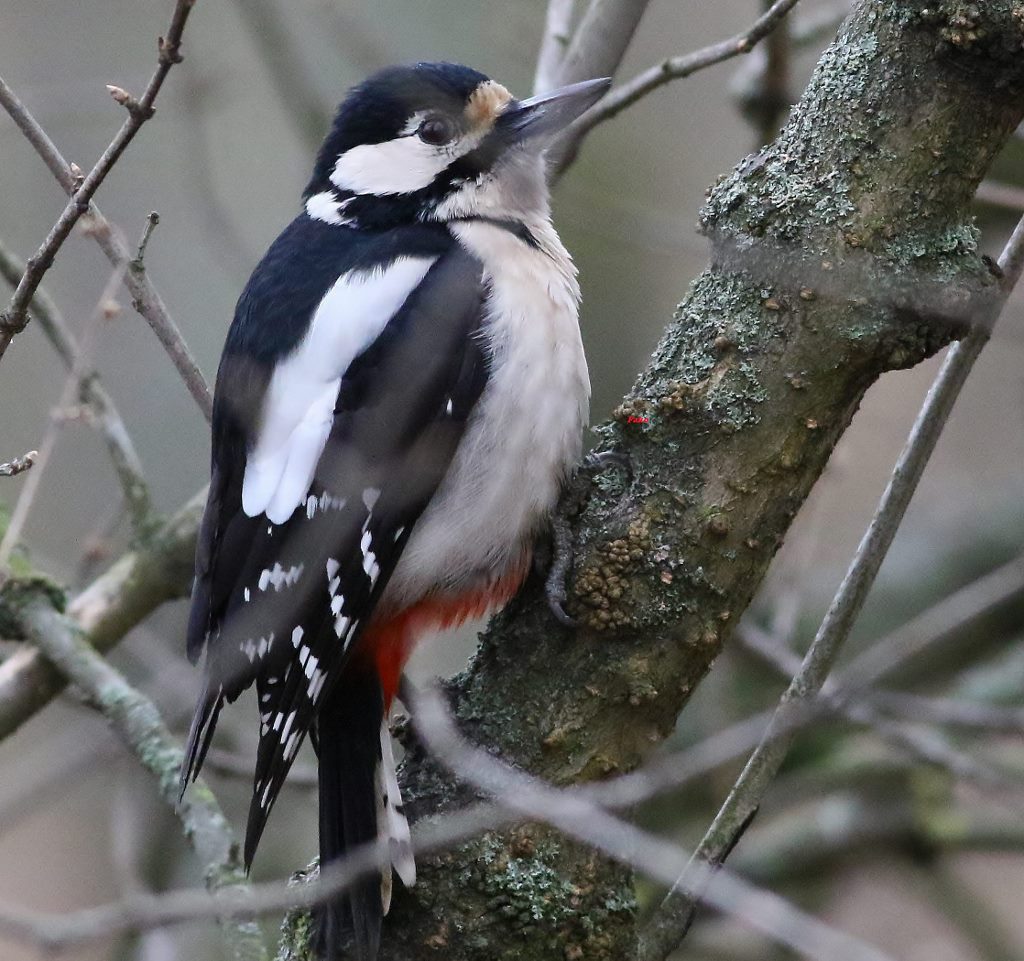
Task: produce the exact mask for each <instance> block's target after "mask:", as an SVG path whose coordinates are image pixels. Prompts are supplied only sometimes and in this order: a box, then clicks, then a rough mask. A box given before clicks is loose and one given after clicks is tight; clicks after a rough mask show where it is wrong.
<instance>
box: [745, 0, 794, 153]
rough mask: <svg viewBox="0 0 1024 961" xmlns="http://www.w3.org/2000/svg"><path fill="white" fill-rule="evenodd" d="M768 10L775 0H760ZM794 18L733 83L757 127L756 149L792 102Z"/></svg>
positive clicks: (777, 30)
mask: <svg viewBox="0 0 1024 961" xmlns="http://www.w3.org/2000/svg"><path fill="white" fill-rule="evenodd" d="M761 5H762V7H763V8H765V11H766V12H767V11H768V10H769V9H770V8H771V6H772V0H761ZM791 24H792V18H783V19H782V21H781V22H780V23H779V25H778V27H776V28H775V29H774V30H773V31H772V32H771V33H770V34H769V35H768V36H767V38H765V42H764V43H763V44H761V45H760V46H758V47H757V48H756V49H755V51H754V54H753V56H752V57H750V59H748V60H747V61H746V62H745V64H744V65H743V66H742V67H740V68H739V69H738V70H737V71H736V76H735V78H734V80H733V85H734V87H735V89H736V90H737V99H738V101H739V106H740V109H741V110H742V111H743V115H744V116H745V117H746V118H747V121H748V122H749V123H750V124H751V126H752V127H753V128H754V136H755V140H756V143H755V144H754V147H755V149H760V147H761V146H762V144H766V143H768V141H770V140H771V139H772V138H773V137H774V136H775V135H776V134H777V133H778V130H779V124H780V123H781V121H782V120H783V118H784V117H785V115H786V113H787V111H788V110H789V108H790V105H791V104H792V102H793V96H792V91H791V89H790V81H791V73H792V71H791V65H790V61H791V60H792V48H793V46H794V41H793V29H791Z"/></svg>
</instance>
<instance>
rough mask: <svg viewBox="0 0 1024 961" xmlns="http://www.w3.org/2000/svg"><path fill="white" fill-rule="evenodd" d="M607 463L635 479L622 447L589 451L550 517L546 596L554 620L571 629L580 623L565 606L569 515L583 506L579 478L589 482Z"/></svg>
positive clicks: (569, 552)
mask: <svg viewBox="0 0 1024 961" xmlns="http://www.w3.org/2000/svg"><path fill="white" fill-rule="evenodd" d="M607 467H617V468H618V469H619V470H621V471H623V472H624V473H625V474H626V477H627V480H632V477H633V471H632V468H631V466H630V463H629V457H628V456H627V455H626V454H624V453H622V452H621V451H615V450H606V451H600V452H599V453H591V454H587V456H586V457H584V458H583V462H582V463H581V464H580V466H579V468H578V469H577V471H576V474H575V475H574V476H573V479H572V481H571V482H570V483H569V484H568V485H566V488H565V490H564V491H563V493H562V496H561V498H560V499H559V502H558V507H557V508H556V509H555V513H554V516H553V517H552V519H551V555H550V559H549V562H548V565H547V577H546V578H545V580H544V596H545V598H547V602H548V608H549V610H550V611H551V614H552V615H553V616H554V618H555V620H556V621H558V623H559V624H561V625H562V626H563V627H568V628H570V629H575V628H576V627H577V623H576V621H575V620H574V619H573V618H572V617H571V616H570V615H569V614H568V613H567V612H566V610H565V603H566V600H567V599H568V588H567V587H566V583H567V580H568V576H569V569H570V568H571V567H572V555H573V549H574V548H575V546H576V545H575V543H574V541H573V536H572V527H571V526H570V524H569V517H571V516H572V515H574V514H576V513H578V512H579V510H580V509H581V508H582V506H583V499H584V491H585V485H584V484H582V483H580V482H581V481H586V482H588V483H589V481H591V480H592V479H593V477H594V475H595V474H598V473H600V472H601V471H602V470H604V469H605V468H607Z"/></svg>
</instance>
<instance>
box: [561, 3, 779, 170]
mask: <svg viewBox="0 0 1024 961" xmlns="http://www.w3.org/2000/svg"><path fill="white" fill-rule="evenodd" d="M797 2H798V0H776V2H775V3H774V4H773V5H772V6H771V8H770V9H768V10H767V11H766V12H765V13H764V14H762V15H761V16H760V17H759V18H758V19H757V20H755V21H754V23H752V24H751V25H750V27H748V28H747V29H746V30H744V31H743V32H742V33H738V34H736V35H735V36H733V37H730V38H729V39H728V40H722V41H720V42H718V43H713V44H711V45H710V46H707V47H704V48H702V49H700V50H696V51H694V52H693V53H689V54H686V55H685V56H682V57H670V58H669V59H667V60H664V61H662V62H661V63H659V64H656V65H655V66H653V67H650V68H649V69H647V70H645V71H644V72H643V73H641V74H638V75H637V76H635V77H634V78H633V79H632V80H628V81H626V83H624V84H621V85H620V86H618V87H614V88H613V89H612V90H610V91H609V92H608V94H607V95H606V96H604V97H603V98H602V99H601V100H600V101H598V103H597V104H595V105H594V106H593V107H591V109H590V110H588V111H587V112H586V113H585V114H584V115H583V116H582V117H580V118H579V119H578V120H577V121H576V122H575V123H574V124H573V125H572V126H571V127H570V128H569V129H568V130H567V131H566V133H565V134H564V135H563V137H562V139H561V141H560V142H559V144H558V148H557V150H558V153H557V155H556V161H555V169H556V172H557V173H559V174H561V173H563V172H564V171H565V169H566V168H567V167H569V166H570V165H571V164H572V162H573V160H575V158H576V154H577V153H578V152H579V148H580V144H581V143H582V142H583V139H584V137H586V136H587V134H589V133H590V131H591V130H593V129H594V127H596V126H597V125H598V124H600V123H604V122H605V121H606V120H611V118H612V117H614V116H616V115H618V114H620V113H621V112H622V111H623V110H625V109H626V108H627V107H630V106H632V105H633V104H634V103H636V102H637V101H638V100H640V99H641V98H642V97H645V96H646V95H647V94H649V93H650V92H651V91H653V90H657V89H658V88H659V87H661V86H664V85H665V84H666V83H669V82H671V81H672V80H679V79H681V78H683V77H688V76H690V75H691V74H693V73H696V72H697V71H698V70H703V69H704V68H705V67H710V66H712V65H714V64H716V63H721V62H722V61H723V60H730V59H732V58H733V57H737V56H739V55H740V54H743V53H750V51H751V50H753V49H754V47H755V46H756V45H757V44H758V43H759V42H760V41H761V40H763V39H764V38H765V37H766V36H768V34H769V33H771V32H772V30H774V29H775V28H776V27H777V26H778V25H779V24H780V23H781V22H782V19H783V17H785V16H786V14H787V13H789V11H790V10H791V9H792V8H793V7H795V6H796V4H797Z"/></svg>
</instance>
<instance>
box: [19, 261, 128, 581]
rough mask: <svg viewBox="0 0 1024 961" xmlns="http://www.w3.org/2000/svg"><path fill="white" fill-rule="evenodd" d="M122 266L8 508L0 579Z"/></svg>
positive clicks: (87, 365) (106, 292)
mask: <svg viewBox="0 0 1024 961" xmlns="http://www.w3.org/2000/svg"><path fill="white" fill-rule="evenodd" d="M124 270H125V266H124V265H122V266H121V267H119V268H115V269H114V272H113V273H112V274H111V275H110V279H109V280H108V281H107V284H106V286H105V287H104V288H103V293H102V294H100V299H99V302H98V303H97V304H96V307H95V309H94V310H93V312H92V314H91V315H90V317H89V320H88V322H87V323H86V325H85V329H84V331H83V333H82V339H81V342H80V343H79V346H78V355H77V356H76V358H75V362H74V364H72V366H71V370H70V371H69V372H68V376H67V378H66V379H65V381H64V386H63V388H62V389H61V392H60V399H59V400H58V401H57V406H56V409H55V412H54V414H53V415H51V417H50V423H49V425H48V426H47V428H46V433H45V434H44V435H43V440H42V443H41V444H40V445H39V456H38V458H37V463H38V465H39V466H38V468H37V469H36V470H35V471H34V472H33V473H32V474H31V475H30V476H29V478H28V481H27V482H26V483H25V486H24V487H22V489H21V493H20V494H19V495H18V500H17V502H16V503H15V505H14V510H13V511H11V517H10V520H9V521H8V524H7V529H6V530H5V531H4V534H3V537H2V538H0V580H2V579H3V571H4V568H6V567H7V563H8V561H9V560H10V557H11V551H13V550H14V546H15V545H16V544H17V543H18V541H19V540H20V539H21V534H22V531H23V530H24V527H25V522H26V521H27V520H28V515H29V511H31V509H32V505H33V503H34V502H35V498H36V495H37V494H38V493H39V486H40V484H41V483H42V481H43V476H44V474H45V471H46V465H47V464H48V463H49V462H50V458H51V457H52V455H53V451H54V449H55V448H56V446H57V438H58V437H59V436H60V432H61V427H62V426H63V424H62V420H61V416H60V414H61V412H62V411H64V410H66V409H67V408H68V407H70V406H71V404H72V403H73V401H74V399H75V397H77V396H80V395H81V394H82V385H83V383H84V382H85V381H86V380H87V377H88V374H89V371H90V369H91V367H92V357H93V349H94V346H95V341H96V336H97V334H98V332H99V324H100V321H101V319H102V318H103V313H104V309H105V305H106V303H107V301H108V300H110V298H111V297H113V295H114V292H115V291H116V290H117V289H118V288H119V287H120V286H121V277H122V275H123V274H124ZM33 293H35V291H33Z"/></svg>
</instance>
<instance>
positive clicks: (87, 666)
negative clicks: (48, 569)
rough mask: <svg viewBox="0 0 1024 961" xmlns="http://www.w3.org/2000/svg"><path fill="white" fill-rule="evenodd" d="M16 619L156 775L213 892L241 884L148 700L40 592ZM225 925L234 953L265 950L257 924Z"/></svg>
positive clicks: (227, 836)
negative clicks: (183, 791) (185, 784)
mask: <svg viewBox="0 0 1024 961" xmlns="http://www.w3.org/2000/svg"><path fill="white" fill-rule="evenodd" d="M22 620H23V623H24V625H25V628H26V631H27V633H28V635H29V639H30V641H31V642H32V643H33V644H34V645H35V646H36V647H38V648H39V650H40V651H42V652H43V654H44V655H45V656H46V658H47V660H49V661H50V662H51V663H52V664H54V665H55V666H56V667H57V668H58V669H59V670H60V671H61V672H62V673H63V674H64V676H65V677H67V678H68V679H69V680H71V681H73V682H74V684H75V685H76V686H77V687H78V688H79V689H80V690H81V691H82V692H83V693H84V694H85V696H86V697H87V698H88V699H89V700H90V701H91V702H92V703H94V704H95V705H96V706H97V707H98V708H99V709H100V710H101V711H102V712H103V715H104V717H106V718H107V720H108V721H109V722H110V724H111V725H112V726H113V727H114V730H115V731H116V732H117V733H118V734H119V735H120V737H121V739H122V740H123V741H124V742H125V743H126V744H127V745H128V747H129V748H131V750H132V751H133V752H134V754H135V756H136V758H137V759H138V760H139V762H140V763H141V764H142V766H143V767H144V768H145V769H146V770H147V771H149V772H150V774H152V775H153V776H154V777H155V778H156V781H157V785H158V787H159V791H160V796H161V797H162V798H163V800H164V801H165V802H166V803H167V804H168V805H170V806H171V807H172V808H174V810H175V812H176V813H177V815H178V818H179V820H180V821H181V824H182V828H183V830H184V834H185V837H186V838H187V840H188V842H189V844H191V845H192V847H193V849H194V850H195V852H196V855H197V856H198V857H199V859H200V861H201V862H202V863H203V868H204V875H205V877H206V879H207V887H208V889H209V890H210V891H211V892H214V893H216V892H218V891H220V890H222V889H227V890H229V891H245V889H246V883H245V873H244V872H243V870H242V867H241V865H240V864H239V862H238V845H237V843H236V841H235V839H234V837H233V835H232V832H231V827H230V825H229V824H228V821H227V819H226V818H225V817H224V814H223V812H222V811H221V810H220V807H219V805H218V804H217V801H216V799H215V798H214V796H213V794H212V792H211V791H210V790H209V788H207V787H206V786H205V785H201V786H200V789H199V790H193V791H190V792H189V794H188V796H187V797H186V798H185V799H184V800H182V801H181V802H180V803H179V800H178V772H179V770H180V769H181V764H182V759H183V754H182V751H181V748H180V747H179V746H178V745H177V744H176V743H175V742H174V740H173V738H172V737H171V734H170V732H169V731H168V730H167V728H166V726H165V725H164V722H163V720H162V719H161V718H160V714H159V712H158V711H157V709H156V707H155V705H154V704H153V703H152V702H151V701H150V700H149V699H148V698H146V697H145V696H144V695H143V694H141V693H140V692H139V691H137V690H135V688H133V687H132V686H131V685H130V684H128V683H127V681H125V679H124V678H123V677H122V676H121V674H120V673H118V672H117V671H116V670H114V668H112V667H111V666H110V665H109V664H108V663H107V662H106V661H105V660H104V658H103V657H102V656H101V655H100V654H99V653H97V651H96V650H95V649H94V648H93V647H91V646H90V645H89V644H88V643H87V642H86V641H85V639H84V638H83V637H82V635H81V633H80V632H79V630H78V629H77V627H76V626H75V625H74V624H73V623H72V622H71V621H69V620H68V619H67V618H65V617H64V616H62V615H61V614H58V613H57V612H56V611H55V610H54V609H53V607H52V606H51V605H50V603H49V602H48V601H47V600H46V599H42V598H40V599H37V600H35V601H32V602H29V603H27V604H26V605H25V607H24V610H23V612H22ZM224 932H225V936H226V938H227V940H228V942H229V945H230V947H231V950H232V954H233V956H234V957H236V958H246V959H253V961H256V959H265V958H266V957H267V953H266V948H265V946H264V945H263V940H262V936H261V935H260V931H259V928H258V927H256V925H254V924H251V923H238V924H233V925H228V924H224Z"/></svg>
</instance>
